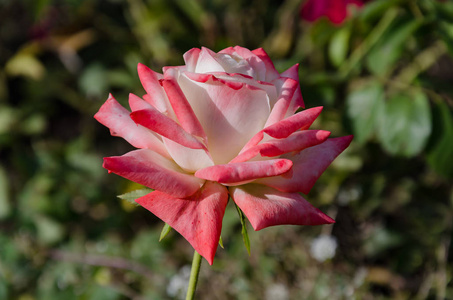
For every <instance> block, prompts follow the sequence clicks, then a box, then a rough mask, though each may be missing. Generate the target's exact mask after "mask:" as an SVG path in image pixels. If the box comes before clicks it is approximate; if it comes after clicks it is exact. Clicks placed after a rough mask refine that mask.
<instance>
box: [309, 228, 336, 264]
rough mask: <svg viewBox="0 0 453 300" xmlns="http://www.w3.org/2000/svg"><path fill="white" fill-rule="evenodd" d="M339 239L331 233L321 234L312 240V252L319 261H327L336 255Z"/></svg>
mask: <svg viewBox="0 0 453 300" xmlns="http://www.w3.org/2000/svg"><path fill="white" fill-rule="evenodd" d="M336 249H337V239H336V238H335V237H333V236H331V235H326V234H321V235H320V236H318V237H317V238H315V239H314V240H313V241H312V242H311V247H310V254H311V256H312V257H313V258H314V259H316V260H317V261H319V262H323V261H326V260H328V259H331V258H333V257H334V256H335V250H336Z"/></svg>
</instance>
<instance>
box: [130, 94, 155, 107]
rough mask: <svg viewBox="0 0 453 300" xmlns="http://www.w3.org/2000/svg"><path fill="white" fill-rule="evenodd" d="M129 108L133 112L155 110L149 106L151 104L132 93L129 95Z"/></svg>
mask: <svg viewBox="0 0 453 300" xmlns="http://www.w3.org/2000/svg"><path fill="white" fill-rule="evenodd" d="M146 96H148V94H146ZM129 106H130V108H131V110H132V111H133V112H134V111H137V110H142V109H153V107H154V106H152V105H151V104H149V102H147V101H145V100H143V99H141V98H140V97H139V96H137V95H134V94H132V93H130V94H129Z"/></svg>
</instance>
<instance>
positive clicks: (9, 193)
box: [0, 0, 453, 300]
mask: <svg viewBox="0 0 453 300" xmlns="http://www.w3.org/2000/svg"><path fill="white" fill-rule="evenodd" d="M234 45H240V46H243V47H247V48H250V49H254V48H258V47H263V48H264V49H265V50H266V51H267V52H268V53H269V55H270V57H271V58H272V59H273V61H274V62H275V65H276V68H277V69H278V70H279V71H280V72H282V71H284V70H286V69H287V68H288V67H290V66H291V65H293V64H295V63H300V82H301V87H302V94H303V96H304V100H305V103H306V107H313V106H319V105H322V106H324V111H323V113H322V114H321V116H320V118H318V121H317V122H316V123H315V124H314V126H313V127H315V128H322V129H326V130H330V131H332V133H333V134H332V136H342V135H346V134H354V135H355V139H354V141H353V143H352V144H351V146H350V147H349V149H347V151H346V152H344V153H343V154H342V155H340V157H339V158H337V160H336V161H335V162H334V163H333V165H332V166H331V167H330V168H328V170H327V171H326V172H325V174H324V175H323V176H322V177H321V178H320V179H319V181H318V182H317V184H316V185H315V188H314V189H313V190H312V192H311V193H310V194H309V195H307V196H306V198H307V199H308V200H309V201H311V202H312V203H313V204H314V205H315V206H317V207H319V208H320V209H322V210H323V211H324V212H326V213H328V214H329V215H330V216H332V217H334V218H335V219H336V221H337V222H336V224H335V225H332V226H319V227H297V226H285V227H275V228H267V229H264V230H262V231H259V232H254V231H253V229H252V228H251V226H249V227H248V228H249V236H250V240H251V251H252V254H251V256H250V257H249V256H248V254H247V251H246V249H245V247H244V245H243V241H242V237H241V225H240V222H239V218H238V215H237V212H236V211H235V208H234V206H233V205H232V204H231V203H230V204H229V205H228V207H227V212H226V215H225V220H224V228H223V231H222V239H223V244H224V246H225V249H221V248H219V250H218V251H217V255H216V259H215V262H214V265H213V266H212V267H210V266H208V264H207V263H206V262H204V263H203V265H202V270H201V275H200V281H199V286H198V290H197V296H198V299H268V300H270V299H272V300H278V299H282V300H284V299H315V300H317V299H370V300H371V299H436V300H440V299H453V283H452V271H453V264H452V261H453V259H452V255H453V253H452V247H451V238H452V225H453V184H452V182H453V114H452V110H453V59H452V58H453V1H448V0H447V1H437V0H399V1H397V0H395V1H389V0H370V1H366V2H364V1H359V0H354V1H351V0H349V1H348V0H315V1H312V0H309V1H300V0H286V1H282V0H280V1H278V0H249V1H245V0H229V1H222V0H127V1H121V0H60V1H56V0H55V1H52V0H29V1H14V0H1V1H0V161H1V165H0V299H20V300H34V299H96V300H103V299H106V300H107V299H108V300H110V299H118V300H119V299H135V300H140V299H181V297H183V296H181V295H184V288H185V285H186V280H187V277H188V274H187V273H188V270H189V267H188V265H190V262H191V259H192V253H193V249H192V248H191V247H190V245H189V244H188V243H187V242H186V241H185V240H184V239H183V238H182V237H181V236H179V234H177V233H176V232H171V233H170V234H169V235H168V236H167V237H166V238H165V239H164V240H163V241H162V242H160V243H159V242H158V240H159V235H160V231H161V229H162V226H163V223H162V222H161V221H160V220H159V219H157V218H156V217H154V216H153V215H152V214H150V213H149V212H148V211H146V210H145V209H142V208H140V207H137V206H134V205H132V204H130V203H129V202H128V201H125V200H121V199H119V198H117V195H119V194H123V193H126V192H129V191H133V190H135V189H138V188H141V187H140V186H138V185H136V184H133V183H131V182H128V181H127V180H125V179H122V178H120V177H119V176H116V175H113V174H112V175H108V174H107V171H106V170H104V169H103V168H102V167H101V165H102V158H103V157H104V156H114V155H121V154H123V153H125V152H127V151H129V150H131V149H132V147H131V146H130V145H128V144H127V142H125V141H124V140H122V139H120V138H116V137H111V136H110V134H109V132H108V129H106V128H105V127H103V126H102V125H100V124H98V123H97V122H96V121H95V120H94V118H93V115H94V114H95V113H96V111H97V110H98V109H99V107H100V106H101V105H102V103H103V102H104V101H105V100H106V99H107V96H108V93H109V92H112V93H113V94H114V95H115V97H116V99H118V100H119V101H120V102H121V103H123V104H126V103H127V95H128V93H129V92H134V93H136V94H138V95H142V94H143V90H142V88H141V86H140V82H139V79H138V76H137V73H136V66H137V63H139V62H141V63H144V64H146V65H148V66H149V67H151V68H152V69H154V70H155V71H160V70H161V68H162V67H163V66H165V65H180V64H183V60H182V54H183V53H184V52H186V51H187V50H189V49H191V48H192V47H200V46H205V47H208V48H211V49H212V50H215V51H219V50H221V49H223V48H225V47H228V46H234Z"/></svg>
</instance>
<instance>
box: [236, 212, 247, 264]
mask: <svg viewBox="0 0 453 300" xmlns="http://www.w3.org/2000/svg"><path fill="white" fill-rule="evenodd" d="M234 205H235V206H236V209H237V211H238V214H239V218H240V219H241V225H242V238H243V240H244V245H245V248H246V249H247V252H248V254H249V256H250V239H249V235H248V233H247V224H246V222H245V216H244V213H243V212H242V210H241V209H240V208H239V206H237V205H236V204H234Z"/></svg>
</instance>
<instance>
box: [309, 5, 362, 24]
mask: <svg viewBox="0 0 453 300" xmlns="http://www.w3.org/2000/svg"><path fill="white" fill-rule="evenodd" d="M352 5H354V6H356V7H361V6H362V5H363V1H362V0H307V1H305V2H304V3H303V5H302V7H301V11H300V16H301V17H302V18H303V19H304V20H306V21H308V22H314V21H316V20H318V19H319V18H321V17H327V18H328V19H329V20H330V22H332V23H334V24H337V25H340V24H341V23H343V22H344V20H346V17H347V16H348V15H349V14H348V8H349V6H352Z"/></svg>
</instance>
